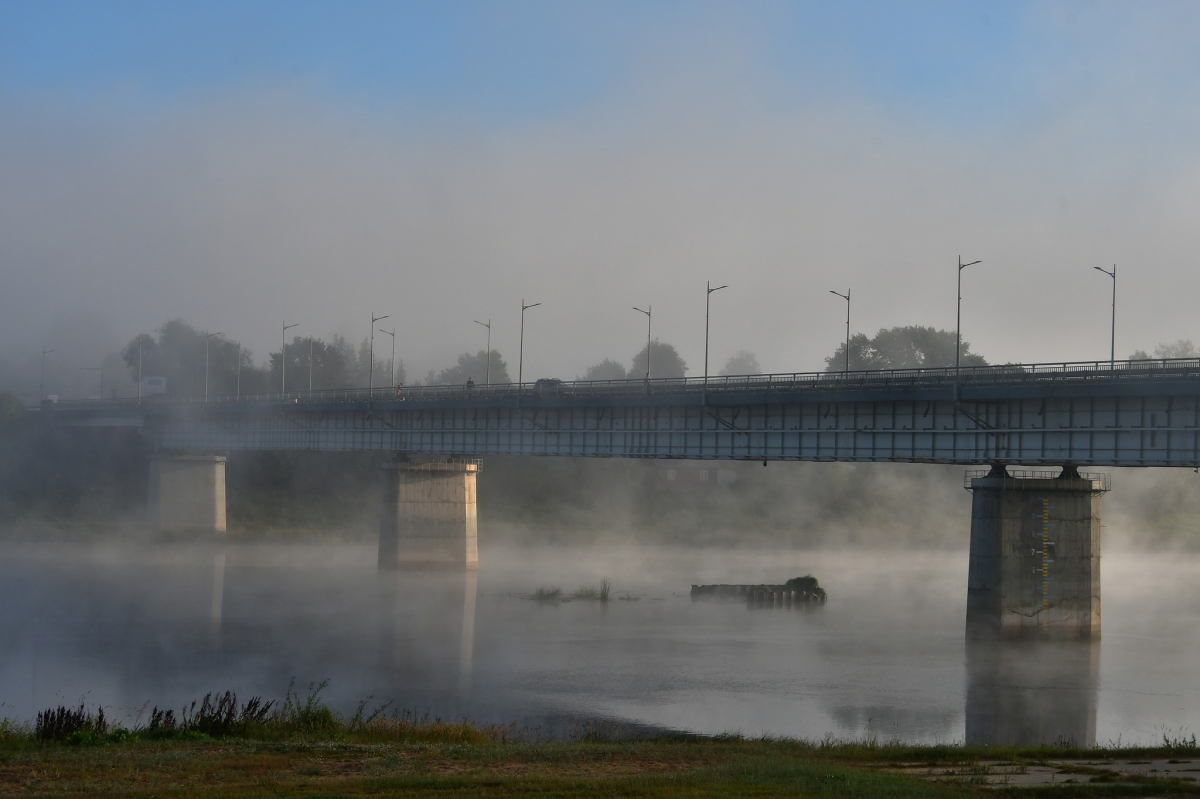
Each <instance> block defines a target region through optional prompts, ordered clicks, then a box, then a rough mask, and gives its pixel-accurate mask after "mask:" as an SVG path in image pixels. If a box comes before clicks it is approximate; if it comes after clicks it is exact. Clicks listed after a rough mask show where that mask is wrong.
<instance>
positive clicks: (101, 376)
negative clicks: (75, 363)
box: [79, 366, 104, 399]
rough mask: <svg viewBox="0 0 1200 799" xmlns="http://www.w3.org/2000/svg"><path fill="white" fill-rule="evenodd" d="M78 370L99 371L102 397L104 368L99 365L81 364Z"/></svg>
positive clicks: (101, 395)
mask: <svg viewBox="0 0 1200 799" xmlns="http://www.w3.org/2000/svg"><path fill="white" fill-rule="evenodd" d="M79 371H81V372H99V373H100V399H104V369H103V368H102V367H100V366H81V367H79Z"/></svg>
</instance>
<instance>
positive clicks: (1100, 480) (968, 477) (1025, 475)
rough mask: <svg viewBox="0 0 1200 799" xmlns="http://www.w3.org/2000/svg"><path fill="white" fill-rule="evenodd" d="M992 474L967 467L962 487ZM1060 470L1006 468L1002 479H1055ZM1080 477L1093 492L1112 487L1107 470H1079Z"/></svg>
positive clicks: (967, 486) (1058, 475)
mask: <svg viewBox="0 0 1200 799" xmlns="http://www.w3.org/2000/svg"><path fill="white" fill-rule="evenodd" d="M990 476H992V471H991V469H968V470H967V471H966V472H965V473H964V474H963V488H966V489H968V490H969V489H970V488H971V481H972V480H977V479H980V478H984V477H990ZM1060 477H1062V471H1061V470H1059V471H1051V470H1048V469H1007V470H1006V471H1005V475H1004V477H1003V478H1002V479H1007V480H1057V479H1059V478H1060ZM1079 477H1080V479H1083V480H1090V481H1091V482H1092V491H1093V492H1101V493H1104V492H1107V491H1109V490H1110V489H1111V488H1112V475H1111V474H1109V473H1107V472H1079Z"/></svg>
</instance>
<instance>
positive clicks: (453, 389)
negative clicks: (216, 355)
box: [57, 358, 1200, 409]
mask: <svg viewBox="0 0 1200 799" xmlns="http://www.w3.org/2000/svg"><path fill="white" fill-rule="evenodd" d="M1162 379H1173V380H1178V379H1200V359H1198V358H1167V359H1157V360H1139V361H1116V362H1113V363H1110V362H1109V361H1065V362H1056V363H1037V364H1001V365H996V366H964V367H962V368H961V369H960V370H958V371H957V373H956V371H955V369H954V367H937V368H930V369H877V370H859V371H850V372H790V373H774V374H760V375H720V376H715V377H714V376H710V377H708V378H707V379H705V378H703V377H678V378H674V377H668V378H659V377H656V378H651V379H650V380H645V379H640V380H636V379H635V380H573V381H558V380H539V381H535V382H531V383H523V384H517V383H493V384H491V385H488V384H475V385H470V386H467V385H450V386H401V387H398V388H397V387H391V386H383V387H376V388H373V389H368V388H338V389H321V390H315V391H290V392H284V393H264V394H251V393H242V394H219V395H216V394H214V395H211V396H209V397H207V398H205V397H178V396H165V395H155V396H150V397H143V398H141V399H140V400H139V399H135V398H114V399H102V400H62V401H60V402H59V403H57V404H58V405H59V406H62V407H63V408H64V409H68V408H88V409H98V408H103V407H112V408H114V409H116V408H128V407H129V406H130V405H131V404H136V403H139V402H141V403H151V404H156V405H157V404H171V405H173V404H184V403H187V404H195V403H207V404H209V405H227V404H233V403H237V404H256V403H258V404H267V403H272V404H277V403H296V404H299V403H331V402H365V401H370V402H405V401H419V402H450V401H460V400H488V399H514V398H543V397H544V398H554V397H597V398H614V399H615V398H622V397H627V398H638V397H646V396H647V395H651V396H660V397H661V396H679V395H684V396H686V395H702V394H727V393H744V392H759V393H773V392H796V391H845V390H870V389H886V388H904V389H914V388H938V387H941V388H946V387H951V386H953V385H955V383H958V384H959V385H961V386H968V387H969V386H988V385H1006V386H1011V385H1022V384H1044V383H1062V382H1084V381H1121V382H1125V381H1145V380H1162Z"/></svg>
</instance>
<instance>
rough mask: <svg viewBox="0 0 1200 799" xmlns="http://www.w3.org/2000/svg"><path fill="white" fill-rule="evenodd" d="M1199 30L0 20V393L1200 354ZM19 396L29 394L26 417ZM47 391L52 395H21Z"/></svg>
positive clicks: (1180, 5)
mask: <svg viewBox="0 0 1200 799" xmlns="http://www.w3.org/2000/svg"><path fill="white" fill-rule="evenodd" d="M1197 23H1200V4H1196V3H1194V2H1152V1H1147V2H1139V3H1124V2H1096V1H1092V2H1078V3H1076V2H1044V3H1038V2H1033V3H1023V2H987V1H986V0H984V1H983V2H978V1H976V2H908V3H905V2H866V0H863V1H862V2H846V3H826V2H814V3H806V2H796V3H772V2H759V3H752V4H750V3H732V2H728V3H702V2H637V3H633V2H629V3H625V2H605V3H589V2H574V3H555V2H503V3H490V2H436V3H435V2H427V3H416V2H409V3H403V2H379V3H375V2H340V3H333V2H306V1H304V2H302V1H300V0H290V1H289V2H268V1H266V0H263V1H261V2H256V3H244V2H237V3H234V2H203V3H201V2H194V3H187V2H180V3H158V2H119V1H117V0H113V1H111V2H105V3H94V2H56V1H54V0H49V1H45V2H16V1H15V0H0V358H3V359H6V360H7V361H8V362H9V363H10V364H13V365H14V366H13V367H12V368H13V369H15V370H16V371H17V372H19V374H20V375H22V379H23V380H24V381H25V382H26V383H29V382H30V381H31V380H33V379H34V378H33V377H31V375H35V374H36V371H35V369H34V367H35V365H36V364H37V363H38V361H39V358H40V354H41V350H42V349H43V348H54V349H55V353H54V359H57V360H56V363H57V364H58V365H59V366H58V368H60V369H68V370H71V369H74V370H76V371H77V370H78V368H79V366H81V365H85V364H92V363H95V362H97V361H98V360H99V359H101V358H103V356H104V354H105V353H107V352H110V351H112V350H114V349H117V348H119V347H120V346H121V345H123V344H124V343H125V342H127V341H129V340H130V339H131V338H132V337H133V336H134V335H135V334H136V333H138V332H142V331H151V330H153V329H154V328H155V327H156V326H157V325H159V324H161V323H162V322H164V321H166V320H167V319H171V318H183V319H185V320H187V321H188V322H190V323H191V324H193V325H195V326H196V327H197V328H201V329H205V330H213V331H217V330H219V331H222V332H224V333H226V334H227V335H230V336H233V337H235V338H237V339H240V340H241V341H242V342H244V343H245V344H246V345H248V346H249V347H250V348H251V349H252V351H253V352H254V355H255V357H256V359H257V360H259V361H261V360H263V359H264V358H265V357H266V355H267V353H268V352H269V351H270V349H271V348H273V347H274V348H277V347H278V340H279V335H280V324H281V322H282V321H283V320H285V319H286V320H287V322H289V323H291V322H299V323H300V325H301V327H298V328H296V329H294V330H292V331H290V335H294V334H298V335H316V336H319V337H328V336H329V335H331V334H334V333H340V334H342V335H346V336H348V337H350V338H352V339H356V340H357V339H360V338H361V337H363V336H364V335H366V334H367V333H368V331H369V323H368V320H369V314H371V313H372V312H374V314H375V315H379V314H387V315H389V316H390V319H389V320H388V322H387V324H388V325H390V324H392V323H393V322H394V324H395V326H396V329H397V351H398V352H397V354H398V356H399V357H401V358H403V359H404V360H405V362H406V364H407V365H408V367H409V373H410V374H416V375H422V374H424V373H425V371H427V370H428V369H431V368H441V367H444V366H447V365H449V364H450V363H452V362H453V360H454V358H455V356H456V355H457V354H458V353H461V352H464V351H467V350H472V351H474V350H478V349H482V348H483V346H484V335H485V331H484V330H483V329H482V328H480V327H479V326H478V325H475V324H474V323H473V320H475V319H480V320H487V319H491V320H492V321H493V325H494V335H493V345H494V346H495V347H496V348H497V349H499V350H500V351H501V352H502V353H503V355H504V356H505V358H506V359H507V360H508V361H509V363H510V364H514V363H515V361H516V358H517V351H516V350H517V340H518V334H519V321H520V318H519V308H520V303H521V301H522V300H524V301H525V302H526V303H532V302H540V303H542V305H540V306H539V307H537V308H534V309H532V310H530V311H529V312H528V313H527V315H526V330H525V367H526V368H525V373H526V376H527V377H533V378H535V377H543V376H556V377H563V378H571V377H574V376H576V375H580V374H582V373H583V372H584V370H586V368H587V367H588V366H589V365H590V364H593V363H596V362H598V361H600V360H601V359H603V358H615V359H617V360H620V361H625V362H628V361H629V360H631V358H632V356H633V354H634V353H635V352H636V351H637V350H638V349H639V348H640V347H641V346H642V345H643V343H644V337H645V326H644V325H645V317H643V316H642V315H640V314H638V313H636V312H635V311H634V310H633V306H638V307H645V306H646V305H651V306H652V307H653V313H654V335H655V336H656V337H657V338H660V339H661V340H663V341H666V342H670V343H672V344H674V345H675V346H676V347H678V349H679V350H680V353H681V354H682V355H683V357H684V359H685V360H686V361H687V363H688V364H689V374H692V375H698V374H701V373H702V372H703V357H704V330H705V291H704V287H705V282H706V281H713V284H714V285H718V284H728V285H729V288H728V289H726V290H723V291H721V292H720V293H718V294H714V295H713V297H712V308H711V320H710V322H711V343H710V347H711V356H710V365H709V368H710V371H711V372H714V373H715V372H716V371H718V370H719V369H720V367H721V366H722V365H723V363H724V361H725V359H726V358H728V357H729V356H730V355H732V354H734V353H735V352H737V351H738V350H742V349H746V350H749V351H751V352H754V353H755V354H756V355H757V356H758V359H759V362H760V363H761V365H762V367H763V368H764V369H765V370H768V371H774V372H792V371H811V370H816V369H821V368H823V367H824V362H823V358H824V356H826V355H829V354H830V353H831V352H832V351H833V350H834V349H835V348H836V347H837V345H838V343H839V342H840V341H841V339H842V337H843V335H844V323H845V316H844V314H845V304H844V302H843V301H842V300H840V299H838V298H836V297H833V296H832V295H830V294H829V291H830V290H838V291H841V292H845V291H846V290H847V289H849V290H850V292H851V296H852V304H851V327H852V330H853V331H854V332H865V333H868V334H873V333H874V332H875V331H877V330H879V329H880V328H885V327H891V326H894V325H904V324H922V325H932V326H935V327H939V328H947V329H952V328H953V326H954V323H955V300H956V294H955V291H956V288H955V287H956V284H955V277H956V271H957V270H956V264H957V259H958V257H959V256H960V255H962V256H963V258H964V260H968V261H973V260H977V259H981V260H982V262H983V263H982V264H980V265H978V266H973V267H970V268H969V269H968V270H966V271H964V273H963V305H962V312H963V337H964V339H966V340H967V341H969V342H971V345H972V348H973V349H974V350H976V351H978V352H980V353H982V354H983V355H984V356H985V357H987V358H988V359H989V360H991V361H994V362H1007V361H1012V362H1045V361H1062V360H1085V359H1099V358H1107V357H1108V345H1109V321H1110V316H1109V314H1110V307H1109V303H1110V300H1111V289H1112V284H1111V282H1110V280H1109V279H1108V278H1107V277H1105V276H1103V275H1101V274H1099V273H1098V272H1096V271H1095V270H1094V269H1093V267H1094V266H1103V267H1106V268H1111V267H1112V265H1113V264H1117V265H1118V270H1119V271H1118V274H1119V279H1118V299H1117V329H1116V349H1117V356H1118V357H1121V356H1123V355H1128V354H1129V353H1130V352H1132V351H1133V350H1134V349H1152V348H1153V347H1154V345H1155V344H1156V343H1158V342H1161V341H1171V340H1175V339H1179V338H1192V339H1194V340H1200V330H1197V329H1196V325H1195V322H1194V316H1195V315H1194V307H1195V298H1196V296H1197V293H1198V292H1200V270H1197V269H1196V268H1195V264H1194V260H1193V259H1194V258H1195V257H1196V253H1198V252H1200V246H1197V245H1200V241H1198V239H1200V226H1198V225H1197V224H1196V222H1195V219H1196V211H1197V210H1198V208H1197V206H1198V202H1200V145H1198V144H1197V137H1196V131H1197V129H1198V124H1197V123H1198V122H1200V118H1198V117H1200V103H1198V97H1200V95H1198V92H1197V90H1198V89H1200V33H1198V32H1200V25H1198V24H1197ZM26 388H27V389H28V387H26ZM33 388H34V389H36V385H34V386H33Z"/></svg>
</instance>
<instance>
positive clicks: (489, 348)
mask: <svg viewBox="0 0 1200 799" xmlns="http://www.w3.org/2000/svg"><path fill="white" fill-rule="evenodd" d="M471 321H472V322H474V323H475V324H477V325H483V326H484V327H486V328H487V330H488V336H487V375H486V376H485V377H484V383H485V384H486V385H489V386H490V385H491V384H492V320H491V318H489V319H488V320H487V324H484V323H483V322H480V321H479V320H478V319H472V320H471Z"/></svg>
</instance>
